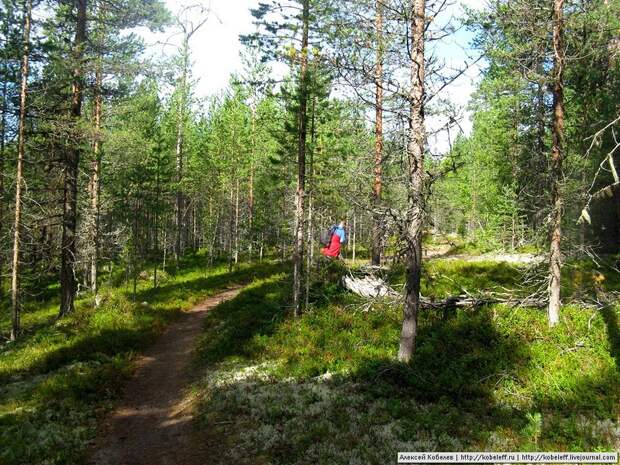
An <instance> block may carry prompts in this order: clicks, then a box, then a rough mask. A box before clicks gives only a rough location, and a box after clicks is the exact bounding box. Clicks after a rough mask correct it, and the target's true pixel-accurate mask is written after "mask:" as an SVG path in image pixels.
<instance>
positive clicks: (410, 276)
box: [398, 0, 426, 363]
mask: <svg viewBox="0 0 620 465" xmlns="http://www.w3.org/2000/svg"><path fill="white" fill-rule="evenodd" d="M425 8H426V1H425V0H414V1H413V4H412V11H411V40H410V44H411V89H410V94H409V105H410V110H409V134H408V141H407V158H408V164H409V166H408V173H407V174H408V185H407V188H408V193H407V194H408V195H407V227H406V231H405V241H406V244H405V245H406V251H407V256H406V260H407V274H406V286H405V303H404V309H403V327H402V331H401V336H400V348H399V351H398V359H399V360H400V361H401V362H405V363H407V362H409V361H410V360H411V357H412V355H413V353H414V352H415V342H416V335H417V326H418V311H419V308H420V278H421V274H422V228H423V226H424V213H425V209H424V147H425V141H426V137H425V129H424V101H425V97H426V96H425V88H424V77H425V62H424V30H425Z"/></svg>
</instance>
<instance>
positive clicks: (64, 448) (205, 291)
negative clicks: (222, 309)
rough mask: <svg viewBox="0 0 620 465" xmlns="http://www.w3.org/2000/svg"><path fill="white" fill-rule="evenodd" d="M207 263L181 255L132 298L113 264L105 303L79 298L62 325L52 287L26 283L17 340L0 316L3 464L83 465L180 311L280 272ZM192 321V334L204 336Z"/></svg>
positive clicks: (146, 278)
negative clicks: (144, 358) (146, 355)
mask: <svg viewBox="0 0 620 465" xmlns="http://www.w3.org/2000/svg"><path fill="white" fill-rule="evenodd" d="M206 262H207V259H206V257H205V256H204V255H203V254H197V255H193V256H188V257H185V258H184V259H182V260H181V261H180V263H179V267H178V269H176V270H175V269H174V268H173V267H169V268H168V272H167V273H162V272H161V270H160V272H159V273H158V276H159V285H158V286H157V287H156V288H154V287H153V282H152V277H153V276H152V273H151V272H144V273H141V276H140V279H139V280H138V283H137V284H138V286H137V290H136V291H137V292H136V294H135V295H134V293H133V289H132V286H131V283H127V282H126V281H125V278H126V276H125V275H124V273H122V271H121V270H120V269H119V268H118V267H115V269H117V270H118V271H112V272H110V270H106V272H105V274H102V276H103V278H105V282H103V283H102V287H101V292H100V295H101V305H100V306H99V307H97V308H95V307H94V305H93V297H92V296H91V295H89V294H88V293H84V294H82V295H80V296H79V298H78V300H77V302H76V310H75V312H74V313H73V314H71V315H69V316H67V317H64V318H62V319H57V311H58V298H57V297H56V296H57V294H58V286H57V284H55V283H54V281H53V280H52V281H50V283H49V284H46V283H41V282H37V283H32V284H31V286H27V284H28V283H25V284H26V285H25V286H24V287H25V290H26V292H27V295H28V296H29V298H28V300H27V305H26V306H25V308H24V309H23V315H22V325H23V333H22V335H21V337H20V339H19V340H18V341H17V342H13V343H11V342H8V340H7V339H6V336H7V334H8V330H9V328H10V321H9V318H8V310H7V309H5V308H3V309H1V311H0V463H2V464H3V465H4V464H7V465H50V464H54V465H76V464H83V463H87V461H88V458H89V453H92V451H93V447H94V445H93V443H94V441H95V438H96V434H97V432H98V431H99V427H100V426H101V424H102V422H103V421H104V420H105V419H106V418H109V415H110V414H111V412H113V411H114V409H115V408H117V407H118V405H119V404H118V402H119V401H120V400H121V399H123V392H124V389H125V387H126V386H128V383H129V382H130V380H131V379H132V375H133V373H134V370H135V369H136V364H135V361H136V360H140V359H139V358H138V356H137V354H140V353H143V352H144V351H145V350H147V349H148V348H149V347H151V346H153V344H154V343H155V342H156V341H157V339H158V338H159V337H160V335H161V334H162V333H163V332H164V330H165V329H166V328H167V327H169V326H170V325H174V324H176V322H179V324H183V322H184V318H187V317H188V315H187V314H186V313H185V311H187V310H189V309H191V308H193V307H194V306H195V305H196V304H198V303H200V302H203V301H204V300H205V299H207V298H209V297H211V296H214V295H216V294H218V293H220V292H222V291H225V290H226V289H229V288H231V287H236V286H243V285H247V284H248V283H250V282H252V281H254V280H255V279H256V277H262V278H264V277H265V276H271V275H273V274H274V273H280V272H281V271H282V269H283V266H282V265H281V264H278V263H275V262H271V261H264V262H263V263H252V264H240V265H239V266H238V267H237V268H236V269H235V270H233V271H232V272H229V270H228V267H227V266H226V265H225V264H216V265H215V266H213V267H206V266H205V263H206ZM102 280H103V279H102ZM191 315H193V314H190V318H192V316H191ZM200 317H201V318H202V315H200ZM197 323H198V325H197V326H195V325H194V324H192V325H191V328H192V331H194V330H196V331H200V322H197ZM190 353H191V351H190V352H188V354H187V356H189V354H190ZM158 386H159V380H157V382H156V384H155V385H154V387H158Z"/></svg>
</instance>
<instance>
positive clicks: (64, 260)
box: [60, 0, 87, 316]
mask: <svg viewBox="0 0 620 465" xmlns="http://www.w3.org/2000/svg"><path fill="white" fill-rule="evenodd" d="M86 2H87V0H75V4H76V7H77V16H76V32H75V41H74V44H73V60H74V64H73V66H74V68H73V84H72V89H71V120H72V128H71V129H72V130H73V131H75V132H74V134H73V137H74V138H75V139H77V138H79V136H78V134H77V132H78V131H79V129H78V127H77V126H78V124H77V123H78V120H79V119H80V117H81V115H82V91H83V87H84V83H83V80H84V76H83V69H82V60H83V58H84V43H85V42H86ZM68 145H69V147H68V148H67V149H66V152H65V167H64V170H65V173H64V175H65V176H64V200H63V216H62V218H63V222H62V252H61V267H60V294H61V295H60V316H63V315H66V314H67V313H70V312H72V311H73V301H74V299H75V293H76V290H77V281H76V279H75V274H74V271H75V258H76V250H75V233H76V226H77V183H78V166H79V162H80V144H79V141H78V140H70V141H69V144H68Z"/></svg>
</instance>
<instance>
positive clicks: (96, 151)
mask: <svg viewBox="0 0 620 465" xmlns="http://www.w3.org/2000/svg"><path fill="white" fill-rule="evenodd" d="M101 80H102V77H101V68H100V64H99V65H98V69H97V71H96V72H95V141H94V143H93V161H92V167H91V170H92V173H91V181H90V188H91V199H90V208H91V215H92V228H93V230H92V248H93V250H92V256H91V257H90V287H91V290H92V292H93V294H94V295H95V296H97V292H98V290H99V287H98V284H99V283H98V276H97V275H98V270H99V268H98V263H99V193H100V191H101V188H100V186H99V184H100V175H101Z"/></svg>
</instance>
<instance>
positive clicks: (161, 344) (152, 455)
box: [88, 287, 241, 465]
mask: <svg viewBox="0 0 620 465" xmlns="http://www.w3.org/2000/svg"><path fill="white" fill-rule="evenodd" d="M240 290H241V288H240V287H237V288H233V289H228V290H226V291H224V292H221V293H219V294H217V295H214V296H212V297H209V298H207V299H206V300H204V301H203V302H202V303H200V304H198V305H196V306H195V307H194V308H192V309H191V310H189V311H188V312H186V313H185V314H184V315H183V316H182V317H181V319H180V320H179V321H178V322H176V323H174V324H172V325H171V326H170V327H169V328H168V329H167V330H166V331H165V333H164V334H163V335H162V336H161V337H160V338H159V340H158V341H157V342H156V343H155V345H154V346H152V347H151V348H150V349H149V350H148V351H147V352H146V353H145V354H144V355H142V356H140V357H139V359H138V360H137V362H136V365H137V369H136V372H135V374H134V376H133V378H132V379H131V381H130V382H129V383H128V385H127V387H126V390H125V393H124V396H123V399H122V401H121V402H120V404H119V406H118V408H117V409H116V410H115V411H114V412H112V414H111V415H110V416H109V417H108V418H107V419H106V422H105V425H104V428H103V431H104V432H103V434H102V435H101V436H100V437H99V438H98V439H97V440H96V443H95V446H94V447H93V452H92V454H91V456H90V460H89V461H88V463H89V464H90V465H193V464H201V465H204V463H206V462H205V457H204V455H205V451H204V450H201V448H200V447H195V444H193V441H192V437H193V431H192V418H193V416H192V408H193V405H192V402H191V399H190V398H189V397H188V393H187V392H186V387H187V385H188V383H189V381H190V377H189V373H188V372H187V368H188V365H189V363H190V360H191V357H192V352H193V349H194V347H195V343H196V338H197V337H198V336H199V335H200V333H201V329H202V321H203V319H204V317H205V316H206V314H207V312H208V311H209V310H210V309H212V308H213V307H215V306H217V305H219V304H220V303H222V302H224V301H226V300H229V299H232V298H234V297H235V296H236V295H237V294H238V293H239V292H240Z"/></svg>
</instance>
